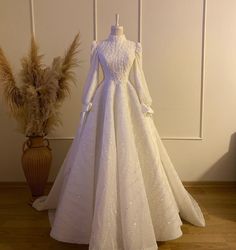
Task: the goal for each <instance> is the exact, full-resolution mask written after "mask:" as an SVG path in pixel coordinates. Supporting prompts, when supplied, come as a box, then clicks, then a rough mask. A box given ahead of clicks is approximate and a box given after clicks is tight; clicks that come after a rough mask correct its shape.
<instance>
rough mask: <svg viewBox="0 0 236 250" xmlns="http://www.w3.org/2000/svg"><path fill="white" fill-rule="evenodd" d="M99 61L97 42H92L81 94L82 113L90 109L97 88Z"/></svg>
mask: <svg viewBox="0 0 236 250" xmlns="http://www.w3.org/2000/svg"><path fill="white" fill-rule="evenodd" d="M98 71H99V60H98V53H97V42H96V41H93V43H92V46H91V53H90V68H89V71H88V75H87V79H86V81H85V85H84V88H83V94H82V104H83V108H82V111H89V110H90V109H91V107H92V99H93V96H94V93H95V91H96V88H97V86H98Z"/></svg>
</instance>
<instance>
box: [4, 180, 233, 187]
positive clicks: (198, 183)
mask: <svg viewBox="0 0 236 250" xmlns="http://www.w3.org/2000/svg"><path fill="white" fill-rule="evenodd" d="M182 183H183V185H184V186H185V187H223V186H224V187H236V181H183V182H182ZM52 184H53V182H52V181H50V182H48V183H47V185H46V188H47V187H48V188H50V187H51V186H52ZM27 186H28V185H27V183H26V182H23V181H22V182H10V181H9V182H8V181H6V182H0V188H26V187H27Z"/></svg>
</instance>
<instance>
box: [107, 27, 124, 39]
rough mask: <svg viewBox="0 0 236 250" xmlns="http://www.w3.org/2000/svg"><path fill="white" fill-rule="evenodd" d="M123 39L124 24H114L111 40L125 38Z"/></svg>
mask: <svg viewBox="0 0 236 250" xmlns="http://www.w3.org/2000/svg"><path fill="white" fill-rule="evenodd" d="M123 39H125V34H124V29H123V26H119V25H112V26H111V31H110V35H109V40H115V41H117V40H123Z"/></svg>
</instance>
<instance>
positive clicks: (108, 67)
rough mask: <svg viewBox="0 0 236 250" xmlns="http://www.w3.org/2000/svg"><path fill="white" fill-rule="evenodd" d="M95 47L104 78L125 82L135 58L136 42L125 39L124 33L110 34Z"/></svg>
mask: <svg viewBox="0 0 236 250" xmlns="http://www.w3.org/2000/svg"><path fill="white" fill-rule="evenodd" d="M96 49H97V53H98V59H99V62H100V64H101V66H102V69H103V74H104V79H105V80H109V79H110V80H114V82H115V83H125V82H127V80H128V77H129V72H130V70H131V67H132V64H133V61H134V58H135V50H136V43H135V42H133V41H130V40H127V39H126V37H125V35H124V34H122V35H111V34H110V35H109V37H108V38H107V39H106V40H103V41H101V42H100V43H99V44H98V45H97V48H96Z"/></svg>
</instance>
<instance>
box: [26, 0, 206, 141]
mask: <svg viewBox="0 0 236 250" xmlns="http://www.w3.org/2000/svg"><path fill="white" fill-rule="evenodd" d="M202 1H203V13H202V38H201V80H200V86H201V87H200V114H199V115H200V118H199V135H198V136H179V137H178V136H161V139H162V140H193V141H199V140H203V136H204V134H203V130H204V94H205V44H206V13H207V0H202ZM30 5H31V27H32V34H33V35H34V36H35V21H34V0H30ZM93 34H94V40H97V0H93ZM138 40H139V41H140V42H141V40H142V0H138ZM47 138H48V139H50V140H73V139H74V137H70V136H69V137H67V136H62V137H50V136H49V137H47Z"/></svg>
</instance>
